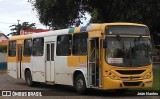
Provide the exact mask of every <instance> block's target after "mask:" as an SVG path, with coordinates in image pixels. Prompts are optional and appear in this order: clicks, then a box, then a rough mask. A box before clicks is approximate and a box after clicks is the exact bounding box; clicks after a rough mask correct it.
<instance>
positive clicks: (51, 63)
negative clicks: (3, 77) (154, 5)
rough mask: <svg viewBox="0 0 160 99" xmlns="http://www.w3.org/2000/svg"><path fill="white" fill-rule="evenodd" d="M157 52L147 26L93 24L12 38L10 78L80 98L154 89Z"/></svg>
mask: <svg viewBox="0 0 160 99" xmlns="http://www.w3.org/2000/svg"><path fill="white" fill-rule="evenodd" d="M151 52H152V48H151V37H150V32H149V29H148V27H147V26H146V25H143V24H137V23H120V22H119V23H118V22H117V23H102V24H91V25H88V26H82V27H74V28H68V29H62V30H54V31H53V30H52V31H47V32H41V33H33V34H28V35H20V36H12V37H10V38H9V43H8V57H7V61H8V62H7V63H8V71H7V72H8V75H10V76H12V77H13V78H16V79H20V78H22V79H24V80H25V81H26V84H27V85H28V86H33V85H35V84H36V83H37V82H38V83H39V82H41V83H46V84H51V85H55V84H60V85H70V86H73V87H75V90H76V91H77V92H78V93H84V92H85V91H86V89H88V88H94V89H102V90H109V89H115V90H117V89H118V90H119V89H134V88H150V87H152V83H153V72H152V57H151V54H152V53H151Z"/></svg>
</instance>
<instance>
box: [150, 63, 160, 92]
mask: <svg viewBox="0 0 160 99" xmlns="http://www.w3.org/2000/svg"><path fill="white" fill-rule="evenodd" d="M157 66H158V65H157ZM149 90H160V66H158V67H156V68H153V87H152V88H149Z"/></svg>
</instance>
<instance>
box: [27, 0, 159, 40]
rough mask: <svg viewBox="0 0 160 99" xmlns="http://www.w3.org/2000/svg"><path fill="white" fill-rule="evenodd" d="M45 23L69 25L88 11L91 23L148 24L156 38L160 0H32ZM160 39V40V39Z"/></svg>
mask: <svg viewBox="0 0 160 99" xmlns="http://www.w3.org/2000/svg"><path fill="white" fill-rule="evenodd" d="M29 2H31V3H32V4H33V6H34V8H35V9H36V10H37V12H38V14H39V20H40V22H41V23H43V24H44V25H48V26H52V27H56V28H66V27H68V26H72V25H73V24H74V23H75V19H77V18H78V19H80V18H82V17H85V16H84V13H85V12H89V13H90V15H91V17H92V18H91V21H90V22H91V23H93V22H94V23H100V22H101V23H105V22H134V23H142V24H146V25H147V26H148V27H149V28H150V30H151V34H152V35H153V36H154V39H155V40H156V42H159V41H158V39H157V38H156V37H157V35H158V34H157V32H160V28H159V26H160V20H159V17H160V0H103V1H100V0H29ZM159 43H160V42H159Z"/></svg>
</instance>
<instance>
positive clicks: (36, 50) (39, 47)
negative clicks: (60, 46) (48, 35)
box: [32, 37, 44, 56]
mask: <svg viewBox="0 0 160 99" xmlns="http://www.w3.org/2000/svg"><path fill="white" fill-rule="evenodd" d="M43 50H44V38H43V37H41V38H34V39H33V49H32V52H33V53H32V54H33V56H43Z"/></svg>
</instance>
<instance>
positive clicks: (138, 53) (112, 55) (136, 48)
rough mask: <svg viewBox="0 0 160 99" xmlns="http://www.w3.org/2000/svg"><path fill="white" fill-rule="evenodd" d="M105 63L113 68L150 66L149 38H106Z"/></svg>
mask: <svg viewBox="0 0 160 99" xmlns="http://www.w3.org/2000/svg"><path fill="white" fill-rule="evenodd" d="M105 40H106V41H107V42H106V43H107V48H105V49H106V52H105V53H106V62H107V63H108V64H110V65H114V66H126V67H136V66H147V65H149V64H151V56H150V53H151V44H150V40H149V38H126V37H125V38H124V37H107V38H106V39H105Z"/></svg>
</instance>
